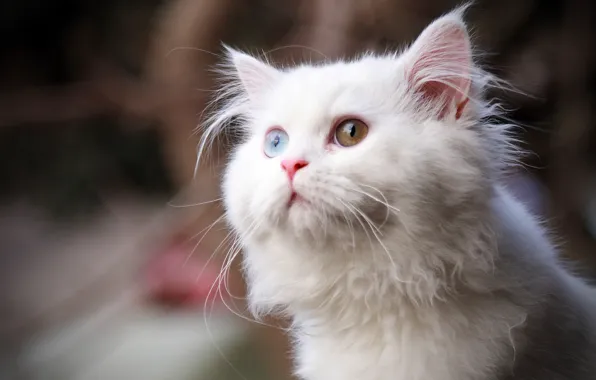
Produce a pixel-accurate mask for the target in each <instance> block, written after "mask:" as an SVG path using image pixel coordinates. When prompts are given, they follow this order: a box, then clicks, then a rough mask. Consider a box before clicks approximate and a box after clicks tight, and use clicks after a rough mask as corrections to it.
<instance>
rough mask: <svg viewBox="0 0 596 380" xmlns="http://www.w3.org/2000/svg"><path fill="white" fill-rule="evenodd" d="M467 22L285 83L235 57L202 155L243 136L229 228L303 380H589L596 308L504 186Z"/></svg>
mask: <svg viewBox="0 0 596 380" xmlns="http://www.w3.org/2000/svg"><path fill="white" fill-rule="evenodd" d="M464 11H465V9H464V8H460V9H456V10H454V11H452V12H450V13H447V14H445V15H443V16H442V17H440V18H438V19H436V20H435V21H434V22H432V23H431V24H430V25H429V26H427V27H426V29H425V30H424V31H423V32H422V33H421V34H420V36H419V37H418V38H417V39H416V41H414V42H413V43H412V44H411V45H410V46H409V47H408V48H406V49H404V51H402V52H399V53H396V54H385V55H374V54H365V55H363V56H361V57H359V58H357V59H354V60H351V61H337V62H327V63H321V64H302V65H297V66H295V67H286V68H276V67H274V66H273V65H271V64H270V63H268V62H266V61H264V60H260V59H257V58H255V57H253V56H251V55H248V54H246V53H243V52H240V51H237V50H234V49H232V48H227V52H228V59H227V61H226V62H225V63H224V64H223V65H222V67H221V68H220V73H221V74H222V75H223V78H224V79H225V80H224V82H223V83H222V85H221V89H220V92H219V95H218V99H217V100H218V101H221V102H219V103H220V104H221V103H222V102H223V105H221V106H220V107H219V108H218V109H217V111H216V112H215V113H213V114H212V115H211V116H210V117H209V118H208V119H207V120H206V122H205V131H204V134H203V140H202V143H201V146H200V147H199V153H200V154H199V156H201V155H203V154H204V152H205V151H206V150H207V149H208V148H209V146H210V143H211V142H213V140H214V139H215V138H216V137H217V136H218V135H219V134H220V133H222V132H223V131H224V130H226V129H228V128H232V129H233V130H231V131H230V130H228V132H229V133H235V134H239V135H240V136H241V140H240V142H239V143H238V145H237V146H236V147H235V148H234V150H233V151H232V153H231V156H230V159H229V161H228V162H227V166H226V169H225V173H224V176H223V181H222V191H223V198H224V205H225V212H226V219H227V222H228V223H229V225H230V226H231V228H232V230H233V231H234V232H235V233H236V235H237V244H238V245H240V246H241V247H242V249H243V268H244V271H245V276H246V279H247V283H248V286H249V305H250V309H251V311H252V312H253V313H254V315H255V316H257V317H259V316H262V315H265V314H280V315H283V316H287V317H289V318H291V320H292V326H291V329H290V332H291V334H292V336H293V338H294V348H295V352H294V355H295V361H296V368H295V374H296V376H297V377H298V378H300V379H304V380H340V379H341V380H406V379H407V380H431V379H432V380H486V379H498V380H501V379H503V380H504V379H510V380H513V379H515V380H522V379H523V380H530V379H539V380H547V379H548V380H559V379H560V380H563V379H573V380H587V379H596V292H595V291H594V290H593V289H592V288H590V287H589V285H587V284H586V283H585V282H584V281H583V280H582V279H580V278H579V277H576V276H575V275H574V274H572V273H571V272H570V271H568V269H566V268H565V266H564V265H563V264H562V263H561V262H560V260H559V259H558V258H557V255H556V250H555V248H554V247H553V245H552V244H551V243H550V242H549V239H548V236H547V234H546V232H545V231H544V229H543V228H542V226H541V224H540V223H539V221H538V220H537V218H536V217H534V216H532V215H531V214H530V213H529V212H528V211H527V210H526V209H525V207H524V205H523V204H521V203H520V202H519V201H518V200H516V199H515V198H514V197H513V196H511V195H510V193H509V192H508V191H507V189H506V188H505V187H504V186H503V185H502V183H503V177H504V175H505V174H506V173H507V169H508V168H509V167H511V166H512V165H513V164H514V163H515V162H517V160H518V159H519V153H520V150H519V149H517V148H516V146H515V144H514V142H515V140H514V138H513V133H512V131H513V129H512V127H511V126H508V125H503V124H499V123H495V122H494V121H493V120H495V117H494V116H497V115H498V113H499V109H500V107H499V106H498V103H496V102H495V101H494V100H489V99H486V95H485V94H486V90H487V89H488V88H489V87H490V86H495V85H501V83H500V82H499V80H498V79H495V78H493V77H492V76H491V75H489V74H488V73H487V72H485V71H483V70H482V69H481V68H480V67H479V65H477V64H476V63H475V61H476V59H475V54H474V51H473V47H472V43H471V39H470V36H469V32H468V28H467V26H466V23H465V21H464ZM231 119H233V120H234V121H235V122H234V124H232V126H231V124H230V123H229V121H230V120H231Z"/></svg>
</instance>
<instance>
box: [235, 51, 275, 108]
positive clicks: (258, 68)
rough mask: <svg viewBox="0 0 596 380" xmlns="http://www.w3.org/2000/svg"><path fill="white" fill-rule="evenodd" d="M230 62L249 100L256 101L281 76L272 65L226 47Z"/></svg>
mask: <svg viewBox="0 0 596 380" xmlns="http://www.w3.org/2000/svg"><path fill="white" fill-rule="evenodd" d="M224 48H225V50H226V53H227V56H228V61H229V63H230V64H231V66H232V68H233V70H234V71H235V74H236V75H237V77H238V79H239V80H240V83H242V86H243V88H244V90H245V91H246V94H247V95H248V97H249V99H252V100H254V99H255V98H257V97H258V96H259V95H260V94H261V93H262V92H263V91H264V90H265V89H267V88H268V87H270V86H271V85H272V84H273V83H274V82H275V81H276V80H277V79H278V78H279V76H280V75H281V72H280V71H279V70H277V69H276V68H274V67H273V66H271V65H268V64H267V63H265V62H262V61H260V60H258V59H256V58H254V57H252V56H250V55H248V54H245V53H242V52H240V51H238V50H235V49H232V48H230V47H228V46H224Z"/></svg>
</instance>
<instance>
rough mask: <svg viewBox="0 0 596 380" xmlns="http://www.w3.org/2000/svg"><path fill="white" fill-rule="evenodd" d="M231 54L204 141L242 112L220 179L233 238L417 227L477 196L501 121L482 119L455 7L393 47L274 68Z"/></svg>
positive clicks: (312, 236)
mask: <svg viewBox="0 0 596 380" xmlns="http://www.w3.org/2000/svg"><path fill="white" fill-rule="evenodd" d="M228 53H229V65H228V66H227V68H226V69H225V74H226V75H227V76H228V78H229V79H231V81H230V82H229V84H228V85H227V86H226V87H224V90H223V92H222V97H224V98H226V99H227V103H226V106H225V107H224V108H223V109H221V110H220V111H219V113H216V114H215V115H214V116H213V118H212V119H211V120H210V121H209V122H208V123H210V124H209V126H210V129H208V130H207V133H206V140H204V143H205V144H206V143H207V142H208V141H209V136H213V135H215V134H216V133H217V132H218V129H220V128H222V126H223V125H224V124H225V122H226V121H227V120H228V119H229V117H231V116H236V117H237V116H239V117H240V122H239V123H238V124H239V127H238V128H239V130H240V132H241V133H242V136H243V140H242V142H241V143H240V144H239V145H238V146H237V148H236V149H235V151H234V152H233V154H232V156H231V159H230V161H229V163H228V166H227V170H226V173H225V179H224V184H223V190H224V198H225V205H226V211H227V217H228V219H229V220H230V222H231V223H232V225H233V227H234V228H235V229H236V230H237V231H238V232H239V233H240V235H245V236H246V235H247V234H255V235H267V234H272V233H287V234H288V235H293V236H296V237H299V238H301V239H305V241H312V240H318V241H323V240H326V239H341V240H342V241H345V242H349V243H351V240H353V239H354V232H356V234H357V236H356V239H360V238H362V237H363V236H364V233H366V234H369V235H370V236H373V235H375V234H381V233H382V230H383V229H385V228H401V229H403V230H404V231H406V230H410V231H413V232H415V230H416V229H417V228H418V227H421V224H424V223H425V220H428V218H430V219H432V220H431V222H432V223H431V224H433V223H435V222H437V221H440V220H441V218H446V217H447V218H451V217H454V218H455V217H457V215H456V214H457V212H459V211H457V210H458V208H461V207H460V206H461V205H462V204H465V203H466V202H468V203H469V202H476V201H479V202H480V201H481V199H480V198H482V197H485V196H486V194H487V193H486V192H487V191H488V182H489V180H490V179H489V177H490V176H491V175H492V173H491V171H493V169H495V168H497V167H498V166H499V165H500V163H502V161H503V158H504V156H503V155H502V154H501V153H500V151H499V149H500V147H501V145H502V144H501V141H499V139H503V133H502V130H501V129H499V128H498V127H495V126H483V125H481V124H482V123H481V122H480V120H482V119H483V118H485V117H486V116H487V115H488V114H489V113H490V112H491V110H490V107H487V106H486V103H483V102H482V99H481V95H482V89H483V86H484V85H485V83H484V81H485V79H486V78H487V76H486V75H485V74H484V73H483V72H482V71H480V70H479V69H478V68H477V67H476V65H475V64H474V59H473V54H472V49H471V44H470V39H469V35H468V32H467V29H466V26H465V24H464V22H463V21H462V18H461V14H460V13H458V12H454V13H451V14H448V15H446V16H444V17H442V18H440V19H438V20H436V21H435V22H433V23H432V24H431V25H430V26H428V27H427V28H426V29H425V30H424V32H423V33H422V34H421V35H420V37H419V38H418V39H417V40H416V41H415V42H414V43H413V44H412V45H411V46H410V47H409V48H408V49H407V50H405V51H403V52H401V53H399V54H391V55H383V56H376V55H365V56H362V57H361V58H358V59H355V60H352V61H349V62H344V61H340V62H335V63H326V64H317V65H308V64H304V65H300V66H297V67H291V68H284V69H278V68H274V67H273V66H271V65H270V64H268V63H266V62H264V61H261V60H258V59H256V58H254V57H252V56H249V55H246V54H243V53H240V52H237V51H233V50H231V49H230V50H229V51H228ZM495 144H496V145H499V147H498V148H499V149H496V148H497V147H495V146H493V145H495ZM452 212H453V213H455V214H453V215H450V213H452ZM425 228H426V227H425ZM358 233H360V235H358Z"/></svg>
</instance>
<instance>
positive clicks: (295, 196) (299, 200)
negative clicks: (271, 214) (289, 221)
mask: <svg viewBox="0 0 596 380" xmlns="http://www.w3.org/2000/svg"><path fill="white" fill-rule="evenodd" d="M296 203H308V201H307V200H306V199H304V197H302V196H301V195H300V194H298V193H297V192H295V191H292V194H290V199H289V200H288V208H290V207H292V206H293V205H295V204H296Z"/></svg>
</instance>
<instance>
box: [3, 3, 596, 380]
mask: <svg viewBox="0 0 596 380" xmlns="http://www.w3.org/2000/svg"><path fill="white" fill-rule="evenodd" d="M458 3H459V1H450V0H286V1H275V0H105V1H101V2H100V1H93V0H53V1H44V0H18V1H17V0H2V1H1V2H0V181H1V183H2V184H1V185H0V379H18V380H21V379H26V380H37V379H40V380H41V379H44V380H45V379H48V380H54V379H56V380H69V379H73V380H83V379H98V380H99V379H111V380H120V379H122V380H124V379H127V380H129V379H132V380H134V379H143V380H153V379H155V380H162V379H163V380H166V379H210V380H211V379H246V380H252V379H254V380H256V379H259V380H263V379H269V378H271V379H284V378H286V379H287V378H290V377H289V372H290V371H289V368H290V367H289V361H288V358H287V356H288V355H287V352H288V344H287V342H286V339H285V338H284V335H283V331H282V330H283V326H284V324H283V321H267V322H266V324H268V325H271V326H273V327H267V326H263V325H258V324H255V323H251V322H249V321H247V319H246V318H247V314H246V312H245V306H244V304H243V294H244V285H243V283H242V279H241V276H240V274H239V272H238V270H237V266H236V261H237V260H236V261H234V262H233V263H229V262H227V261H224V257H225V253H226V252H227V251H228V244H226V242H223V244H222V241H224V239H225V238H226V236H227V231H225V230H224V225H223V223H221V222H218V217H219V216H220V215H221V206H220V204H219V202H218V197H219V195H218V173H219V172H220V169H221V168H220V162H221V161H220V160H218V157H223V156H225V154H226V151H228V149H229V146H228V145H226V144H222V145H221V146H220V147H218V149H217V150H216V152H214V157H215V159H214V160H212V161H211V162H209V163H207V164H205V165H203V166H201V167H199V168H198V172H197V176H196V177H194V179H193V172H194V169H195V168H194V166H195V158H196V157H195V156H196V147H197V141H198V139H199V137H200V136H199V135H198V134H197V133H195V128H196V127H197V125H198V123H199V120H200V115H201V112H202V111H203V109H204V107H205V105H206V102H207V101H208V99H209V95H210V92H211V90H212V89H213V79H214V78H213V76H212V73H211V72H210V71H209V69H210V67H211V66H212V65H213V64H215V63H216V62H217V60H218V55H219V54H220V49H221V42H225V43H227V44H230V45H232V46H235V47H238V48H241V49H246V50H249V51H253V52H254V51H258V52H266V54H267V55H268V56H270V57H271V58H272V59H273V60H274V61H276V62H284V61H288V60H293V61H301V60H310V61H316V60H321V59H324V58H325V57H327V58H329V59H333V58H337V57H345V56H350V55H352V54H354V53H357V52H360V51H362V50H364V49H369V50H376V51H377V50H378V51H385V50H386V49H393V48H397V47H400V46H403V45H404V44H406V43H408V42H411V41H412V40H413V39H414V38H415V37H416V36H417V34H418V33H419V32H420V31H421V30H422V29H423V28H424V26H425V25H427V24H428V23H429V22H430V21H431V20H432V19H433V18H435V17H437V16H439V15H441V14H442V13H444V12H446V11H448V10H449V9H451V8H452V7H454V6H455V5H457V4H458ZM595 8H596V5H595V4H594V3H593V2H590V1H587V0H585V1H584V0H567V1H564V0H543V1H539V0H501V1H498V2H497V1H491V0H477V1H476V2H475V5H474V6H473V7H472V8H471V10H470V12H469V17H468V19H469V21H470V25H471V26H472V28H473V37H474V41H475V42H476V45H477V47H478V50H479V52H482V55H481V58H482V62H481V63H482V64H484V65H485V67H486V68H487V69H488V70H489V71H492V72H494V73H496V74H498V75H500V76H501V77H503V78H505V79H506V80H508V81H510V82H511V83H512V84H513V85H514V86H515V87H516V88H517V89H519V90H520V92H522V93H524V94H526V95H521V94H519V93H517V94H514V93H495V94H493V95H495V96H498V97H500V98H502V99H503V100H504V101H505V105H506V107H507V109H508V110H510V117H511V118H512V119H513V120H515V121H516V122H518V123H519V124H520V125H522V128H521V129H520V131H519V138H520V140H521V141H522V145H523V148H525V149H529V150H530V151H531V152H533V153H532V154H530V155H529V156H528V157H527V158H526V161H525V164H526V165H525V166H524V168H522V169H520V171H519V172H518V173H516V174H515V175H512V176H511V177H510V178H509V179H508V181H509V186H510V187H511V189H512V190H513V191H514V192H515V193H516V194H517V195H518V196H519V197H521V198H522V199H523V200H524V202H526V203H527V204H528V205H529V207H531V208H532V210H533V211H534V212H535V213H536V214H538V215H540V216H541V217H542V218H543V219H544V220H545V222H546V223H547V224H548V225H549V228H551V230H552V231H553V238H554V239H555V241H556V242H557V243H558V245H559V246H560V249H561V251H562V253H563V254H564V255H565V256H567V257H568V258H569V259H570V260H573V262H576V263H577V265H576V266H577V268H578V270H579V271H581V272H582V273H584V274H585V275H586V276H589V277H593V276H596V128H595V123H596V119H595V116H596V115H595V114H594V113H595V111H594V110H595V109H596V98H595V95H596V94H595V90H596V86H595V85H596V9H595ZM222 265H224V266H225V267H226V268H227V269H229V281H228V282H226V283H225V286H224V284H223V283H222V285H221V286H220V287H219V288H221V292H218V291H217V289H218V286H217V285H218V283H219V281H218V280H219V279H218V278H217V276H218V274H219V272H220V268H221V267H222ZM213 284H215V285H213ZM228 290H229V293H231V295H230V294H229V293H228ZM221 295H223V297H221ZM236 314H238V315H236Z"/></svg>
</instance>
